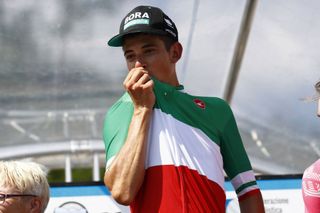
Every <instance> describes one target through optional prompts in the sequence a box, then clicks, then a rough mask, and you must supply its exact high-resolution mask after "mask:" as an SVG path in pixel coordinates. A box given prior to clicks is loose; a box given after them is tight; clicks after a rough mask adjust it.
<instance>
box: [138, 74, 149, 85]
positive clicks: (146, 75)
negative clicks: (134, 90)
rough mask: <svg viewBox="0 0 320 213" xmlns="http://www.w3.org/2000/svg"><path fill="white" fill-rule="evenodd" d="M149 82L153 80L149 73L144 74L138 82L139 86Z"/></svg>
mask: <svg viewBox="0 0 320 213" xmlns="http://www.w3.org/2000/svg"><path fill="white" fill-rule="evenodd" d="M149 80H151V77H150V75H149V74H148V73H144V74H143V75H142V76H141V77H140V78H139V80H138V81H137V83H138V84H145V83H146V82H148V81H149Z"/></svg>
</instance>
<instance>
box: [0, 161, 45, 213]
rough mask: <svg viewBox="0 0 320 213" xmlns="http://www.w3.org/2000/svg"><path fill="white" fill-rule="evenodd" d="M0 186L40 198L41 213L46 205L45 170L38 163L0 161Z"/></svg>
mask: <svg viewBox="0 0 320 213" xmlns="http://www.w3.org/2000/svg"><path fill="white" fill-rule="evenodd" d="M0 186H2V187H6V188H10V189H13V190H17V191H18V192H19V193H22V194H33V195H36V196H38V197H40V199H41V201H42V202H41V203H42V212H44V210H45V209H46V207H47V205H48V202H49V191H50V190H49V184H48V181H47V169H46V168H45V167H44V166H43V165H40V164H38V163H34V162H24V161H0Z"/></svg>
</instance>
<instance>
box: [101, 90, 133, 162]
mask: <svg viewBox="0 0 320 213" xmlns="http://www.w3.org/2000/svg"><path fill="white" fill-rule="evenodd" d="M132 113H133V105H132V102H131V99H130V96H129V95H128V94H125V95H123V96H122V97H121V98H120V100H119V101H117V102H116V103H115V104H114V105H113V106H112V107H111V108H110V109H109V110H108V112H107V114H106V117H105V121H104V126H103V140H104V145H105V152H106V162H107V167H108V166H109V165H110V164H111V162H112V159H113V157H115V155H116V154H117V153H118V152H119V151H120V149H121V147H122V146H123V144H124V142H125V140H126V138H127V134H128V129H129V125H130V122H131V118H132Z"/></svg>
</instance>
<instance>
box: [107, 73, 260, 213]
mask: <svg viewBox="0 0 320 213" xmlns="http://www.w3.org/2000/svg"><path fill="white" fill-rule="evenodd" d="M154 82H155V84H154V91H155V96H156V103H155V106H154V110H153V115H152V120H151V124H150V125H151V126H150V129H149V138H148V149H147V158H146V162H145V169H146V173H145V177H144V182H143V184H142V187H141V189H140V191H139V192H138V194H137V195H136V197H135V199H134V201H133V202H132V203H131V204H130V208H131V211H132V212H139V213H140V212H225V202H226V196H225V192H224V178H225V176H224V174H225V173H224V171H225V172H226V174H227V175H228V177H229V178H230V179H231V182H232V184H233V186H234V188H235V191H236V193H237V195H238V197H239V199H241V198H243V197H245V196H250V194H252V193H255V192H257V191H258V190H259V189H258V186H257V184H256V181H255V176H254V174H253V171H252V168H251V165H250V162H249V160H248V157H247V154H246V152H245V150H244V147H243V144H242V140H241V137H240V134H239V131H238V128H237V125H236V122H235V119H234V116H233V113H232V111H231V109H230V107H229V105H228V104H227V103H226V102H225V101H223V100H222V99H219V98H213V97H199V96H192V95H189V94H187V93H184V92H182V91H181V89H183V87H182V86H179V87H173V86H170V85H168V84H164V83H162V82H159V81H157V80H155V79H154ZM132 114H133V104H132V101H131V98H130V96H129V95H128V94H127V93H125V94H124V95H123V96H122V97H121V98H120V99H119V100H118V101H117V102H116V103H115V104H114V105H113V106H112V107H111V108H110V109H109V111H108V113H107V115H106V119H105V123H104V142H105V148H106V158H107V167H108V166H109V165H110V164H111V163H112V160H113V159H114V157H115V156H116V155H117V153H118V152H119V150H120V149H121V147H122V145H123V144H124V142H125V140H126V137H127V132H128V128H129V124H130V122H131V117H132Z"/></svg>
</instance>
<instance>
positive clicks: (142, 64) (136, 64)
mask: <svg viewBox="0 0 320 213" xmlns="http://www.w3.org/2000/svg"><path fill="white" fill-rule="evenodd" d="M134 67H135V68H138V67H143V68H146V67H147V65H146V64H145V63H143V62H141V60H137V61H136V63H135V65H134Z"/></svg>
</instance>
